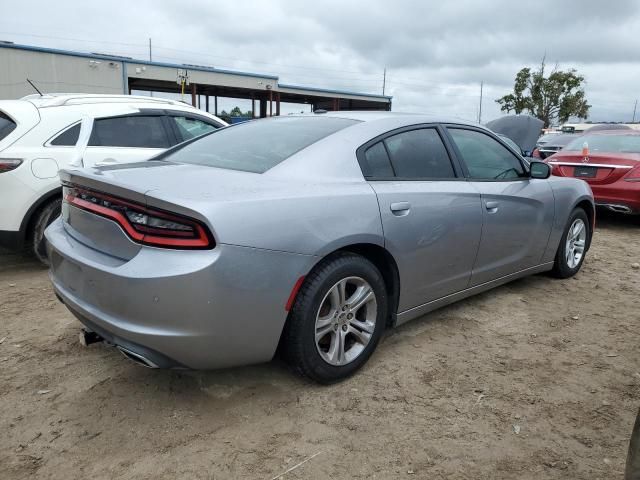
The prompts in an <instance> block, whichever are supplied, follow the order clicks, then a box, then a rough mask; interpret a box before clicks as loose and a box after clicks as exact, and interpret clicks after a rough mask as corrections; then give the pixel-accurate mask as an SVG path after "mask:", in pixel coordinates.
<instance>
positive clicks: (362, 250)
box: [287, 242, 400, 326]
mask: <svg viewBox="0 0 640 480" xmlns="http://www.w3.org/2000/svg"><path fill="white" fill-rule="evenodd" d="M344 252H349V253H355V254H356V255H360V256H362V257H364V258H366V259H367V260H369V261H370V262H371V263H373V264H374V265H375V267H376V268H377V269H378V270H379V271H380V273H381V274H382V278H383V280H384V283H385V286H386V289H387V295H388V298H389V316H388V318H387V326H392V325H394V324H395V321H396V314H397V310H398V303H399V299H400V272H399V270H398V264H397V262H396V260H395V258H394V257H393V255H391V253H390V252H389V251H388V250H387V249H386V248H384V247H383V246H382V245H379V244H377V243H368V242H358V243H349V244H346V245H343V246H340V247H337V248H334V249H333V250H331V251H330V252H327V253H324V254H322V255H319V256H318V259H317V261H316V262H315V263H314V265H313V266H312V267H311V269H310V270H309V272H311V271H313V269H314V268H316V266H317V265H318V264H320V263H321V262H323V261H324V260H326V259H327V258H330V257H332V256H335V255H338V254H340V253H344ZM295 293H296V294H297V292H295ZM287 321H288V317H287Z"/></svg>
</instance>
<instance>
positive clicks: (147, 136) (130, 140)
mask: <svg viewBox="0 0 640 480" xmlns="http://www.w3.org/2000/svg"><path fill="white" fill-rule="evenodd" d="M89 146H90V147H129V148H168V147H169V146H170V144H169V137H168V135H167V132H166V130H165V128H164V125H163V122H162V117H161V116H143V115H136V116H131V117H113V118H99V119H96V120H94V122H93V130H92V131H91V137H90V138H89Z"/></svg>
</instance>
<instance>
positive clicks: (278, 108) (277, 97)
mask: <svg viewBox="0 0 640 480" xmlns="http://www.w3.org/2000/svg"><path fill="white" fill-rule="evenodd" d="M279 116H280V92H276V117H279Z"/></svg>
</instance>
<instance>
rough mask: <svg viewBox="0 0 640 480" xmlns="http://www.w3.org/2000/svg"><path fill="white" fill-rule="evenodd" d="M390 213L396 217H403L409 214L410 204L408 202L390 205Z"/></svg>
mask: <svg viewBox="0 0 640 480" xmlns="http://www.w3.org/2000/svg"><path fill="white" fill-rule="evenodd" d="M390 208H391V213H393V214H394V215H396V216H397V217H404V216H405V215H407V214H408V213H409V210H410V209H411V204H410V203H409V202H394V203H392V204H391V205H390Z"/></svg>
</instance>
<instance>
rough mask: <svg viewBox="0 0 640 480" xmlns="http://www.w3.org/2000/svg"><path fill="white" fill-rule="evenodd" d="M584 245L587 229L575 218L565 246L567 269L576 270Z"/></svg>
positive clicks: (581, 221) (579, 219)
mask: <svg viewBox="0 0 640 480" xmlns="http://www.w3.org/2000/svg"><path fill="white" fill-rule="evenodd" d="M586 244H587V227H586V225H585V223H584V220H582V219H581V218H576V219H575V220H574V221H573V223H572V224H571V227H570V228H569V232H568V233H567V243H566V245H565V258H566V261H567V266H568V267H569V268H576V267H577V266H578V265H579V264H580V261H581V260H582V256H583V255H584V249H585V246H586Z"/></svg>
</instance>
